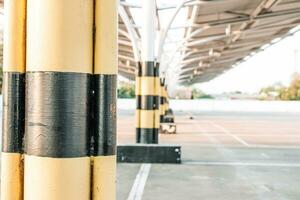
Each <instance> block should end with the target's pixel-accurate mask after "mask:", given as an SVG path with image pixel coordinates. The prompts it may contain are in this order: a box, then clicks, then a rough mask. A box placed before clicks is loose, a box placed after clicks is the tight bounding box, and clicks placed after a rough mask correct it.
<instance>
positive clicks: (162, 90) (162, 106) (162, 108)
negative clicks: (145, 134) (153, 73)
mask: <svg viewBox="0 0 300 200" xmlns="http://www.w3.org/2000/svg"><path fill="white" fill-rule="evenodd" d="M164 85H165V79H164V78H161V79H160V106H159V112H160V123H164V117H165V112H166V110H165V104H166V96H165V86H164Z"/></svg>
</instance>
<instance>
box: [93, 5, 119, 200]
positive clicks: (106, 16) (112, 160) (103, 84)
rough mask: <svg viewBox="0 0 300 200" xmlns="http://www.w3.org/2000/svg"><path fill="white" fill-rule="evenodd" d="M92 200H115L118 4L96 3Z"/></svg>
mask: <svg viewBox="0 0 300 200" xmlns="http://www.w3.org/2000/svg"><path fill="white" fill-rule="evenodd" d="M95 26H96V34H95V37H96V38H95V42H96V43H95V55H94V57H95V67H94V92H95V96H94V135H93V136H94V148H93V149H94V153H93V155H94V157H93V192H92V199H93V200H115V199H116V86H117V83H116V82H117V66H118V59H117V53H118V51H117V26H118V14H117V0H96V9H95Z"/></svg>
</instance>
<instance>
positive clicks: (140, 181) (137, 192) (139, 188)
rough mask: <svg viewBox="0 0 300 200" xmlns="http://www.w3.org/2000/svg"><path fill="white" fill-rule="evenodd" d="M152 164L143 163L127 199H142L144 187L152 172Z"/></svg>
mask: <svg viewBox="0 0 300 200" xmlns="http://www.w3.org/2000/svg"><path fill="white" fill-rule="evenodd" d="M150 169H151V164H142V165H141V168H140V170H139V172H138V174H137V175H136V177H135V180H134V183H133V186H132V188H131V191H130V193H129V196H128V198H127V200H142V197H143V193H144V188H145V185H146V182H147V179H148V176H149V173H150Z"/></svg>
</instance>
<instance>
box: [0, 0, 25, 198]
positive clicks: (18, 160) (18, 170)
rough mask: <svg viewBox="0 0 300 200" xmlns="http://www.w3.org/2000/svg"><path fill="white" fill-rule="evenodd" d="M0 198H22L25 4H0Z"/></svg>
mask: <svg viewBox="0 0 300 200" xmlns="http://www.w3.org/2000/svg"><path fill="white" fill-rule="evenodd" d="M4 16H5V22H4V42H3V43H4V49H3V50H4V53H3V59H4V62H3V90H2V93H3V116H2V117H3V124H2V153H1V199H3V200H22V199H23V160H22V153H23V135H24V117H25V74H24V72H25V49H26V41H25V31H26V30H25V29H26V28H25V26H26V1H25V0H9V1H5V4H4Z"/></svg>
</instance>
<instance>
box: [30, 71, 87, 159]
mask: <svg viewBox="0 0 300 200" xmlns="http://www.w3.org/2000/svg"><path fill="white" fill-rule="evenodd" d="M32 97H34V98H32ZM90 100H91V75H89V74H84V73H65V72H27V74H26V108H27V113H26V116H27V118H26V121H25V127H26V134H25V141H26V142H25V152H26V154H27V155H34V156H40V157H53V158H75V157H84V156H89V154H90V135H91V134H90V128H89V124H90V121H89V115H90Z"/></svg>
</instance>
